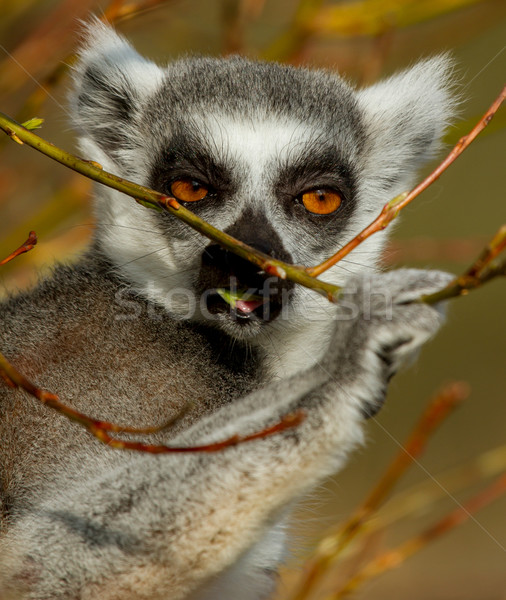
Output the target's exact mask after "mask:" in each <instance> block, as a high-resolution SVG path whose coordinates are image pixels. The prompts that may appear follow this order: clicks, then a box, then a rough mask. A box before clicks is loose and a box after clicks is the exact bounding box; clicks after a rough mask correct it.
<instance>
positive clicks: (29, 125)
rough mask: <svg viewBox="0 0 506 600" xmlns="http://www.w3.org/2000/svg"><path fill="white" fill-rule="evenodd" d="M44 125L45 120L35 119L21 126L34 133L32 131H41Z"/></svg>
mask: <svg viewBox="0 0 506 600" xmlns="http://www.w3.org/2000/svg"><path fill="white" fill-rule="evenodd" d="M42 123H44V119H40V118H39V117H33V118H32V119H28V121H25V122H24V123H21V125H22V126H23V127H24V128H25V129H28V130H29V131H32V129H40V128H41V127H42Z"/></svg>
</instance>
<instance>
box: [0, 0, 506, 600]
mask: <svg viewBox="0 0 506 600" xmlns="http://www.w3.org/2000/svg"><path fill="white" fill-rule="evenodd" d="M0 9H1V13H0V14H1V17H2V18H1V19H0V100H1V102H0V109H1V110H2V111H4V112H6V113H8V114H9V115H11V116H14V117H15V118H16V119H17V120H19V121H24V120H26V119H28V118H30V117H34V116H37V117H43V118H44V119H45V123H44V125H43V128H42V130H41V132H40V133H41V135H42V136H43V137H45V138H46V139H48V140H50V141H52V142H54V143H55V144H57V145H60V146H62V147H63V148H65V149H68V150H72V149H73V148H74V147H75V146H74V138H73V134H72V131H71V130H72V123H71V122H70V118H69V117H68V115H67V113H66V89H67V88H68V83H69V82H68V65H70V64H71V63H72V60H73V59H72V51H73V49H74V48H75V45H76V43H77V40H78V33H77V31H78V20H79V19H83V18H86V16H87V15H88V14H89V13H90V12H94V13H95V14H98V15H100V16H105V17H106V18H108V19H109V20H110V21H112V22H114V24H115V26H116V27H117V28H118V30H119V31H120V32H122V33H124V34H125V35H126V36H127V37H128V38H129V39H130V40H131V41H132V42H133V43H134V45H135V46H136V47H137V49H138V50H139V51H140V52H141V53H143V54H145V55H147V56H148V57H149V58H152V59H153V60H155V61H158V62H160V63H164V62H167V61H169V60H171V59H173V58H175V57H178V56H180V55H181V54H187V53H198V54H210V55H222V54H229V53H241V54H244V55H247V56H249V57H254V58H262V59H267V60H280V61H285V62H290V63H293V64H304V65H310V66H315V67H325V68H329V69H331V70H336V71H339V72H340V73H343V74H345V75H346V77H347V78H348V79H349V80H350V81H352V82H354V83H356V84H357V85H368V84H370V83H373V82H374V81H376V80H377V79H379V78H381V77H383V76H386V75H389V74H390V73H392V72H393V71H395V70H396V69H399V68H403V67H406V66H408V65H410V64H412V63H413V62H414V61H416V60H417V59H418V58H420V57H423V56H428V55H431V54H434V53H438V52H441V51H447V50H449V51H451V52H452V54H453V55H454V57H455V59H456V63H457V68H456V81H457V82H458V89H459V90H460V94H461V97H462V104H461V109H460V115H459V121H458V122H457V123H455V125H454V126H453V127H452V128H451V129H450V131H449V132H448V135H447V138H446V142H447V145H448V146H450V145H452V144H454V143H455V142H456V141H457V140H458V138H459V137H460V136H461V135H463V134H465V133H466V132H467V131H468V130H469V129H470V128H471V127H472V125H473V124H474V122H476V121H477V120H478V118H479V117H480V116H481V114H482V113H483V112H485V110H486V109H487V108H488V106H489V105H490V104H491V102H492V100H493V99H494V98H495V97H496V96H497V94H498V93H499V91H500V89H501V87H502V85H504V79H505V77H504V76H505V74H506V46H505V44H506V2H504V0H377V1H375V0H362V1H351V0H347V1H341V2H339V1H333V2H332V1H330V0H327V1H324V0H314V1H307V0H306V1H304V0H301V1H296V0H165V1H156V0H144V1H142V0H139V1H138V2H134V1H133V2H128V1H121V0H119V1H118V0H116V1H111V2H109V3H108V2H107V0H102V1H101V2H97V1H95V0H81V1H80V2H75V1H69V0H66V1H61V0H53V1H50V0H45V1H33V0H15V1H14V0H2V1H1V2H0ZM505 113H506V110H505V109H504V108H503V109H502V111H500V112H499V113H498V114H497V115H496V117H495V119H494V121H493V122H492V124H491V126H490V127H489V128H488V129H487V130H486V131H485V132H484V134H482V135H481V136H480V137H479V138H478V140H477V141H476V142H475V143H473V144H472V146H471V147H470V148H469V149H468V150H467V151H466V152H465V153H464V154H463V155H462V156H461V157H460V158H459V159H458V160H457V162H456V163H455V164H454V165H453V166H452V167H451V168H450V169H449V170H448V171H447V172H446V173H445V174H444V175H443V176H442V177H441V179H440V180H439V181H438V182H436V183H435V184H434V185H433V186H431V187H430V188H429V190H427V191H426V192H424V193H423V195H422V196H420V197H419V198H418V199H416V200H415V201H414V203H413V204H412V205H411V206H410V207H408V208H407V209H406V210H405V211H404V212H403V215H402V219H401V223H400V224H399V225H397V227H396V229H395V231H394V232H393V236H392V243H391V245H390V246H389V248H388V251H387V252H386V254H385V257H384V260H385V265H386V266H388V267H389V268H390V267H398V266H404V265H410V266H415V267H430V268H439V269H445V270H449V271H452V272H454V273H460V272H462V271H463V270H464V269H465V267H466V266H467V265H469V264H470V263H471V262H472V261H473V260H474V258H475V257H476V255H477V254H478V253H479V251H480V249H481V248H482V247H483V246H484V244H485V243H486V241H487V240H488V239H489V238H491V237H492V235H493V234H494V233H495V231H496V230H497V229H498V228H499V226H500V225H501V224H502V223H504V222H505V221H506V197H505V189H506V186H505V184H506V161H505V157H506V153H505V147H506V115H505ZM85 158H90V159H92V158H93V157H85ZM434 166H435V165H432V167H434ZM429 171H430V166H429V167H428V168H427V170H426V173H428V172H429ZM421 175H423V174H421ZM90 194H91V183H90V182H89V181H88V180H86V179H84V178H83V177H81V176H79V175H77V174H74V173H72V172H71V171H69V170H67V169H65V168H64V167H62V166H60V165H58V164H56V163H53V162H52V161H51V160H50V159H48V158H46V157H44V156H42V155H40V154H38V153H36V152H34V151H33V150H31V149H28V148H26V147H21V146H19V145H17V144H15V143H13V142H12V141H10V140H9V139H8V138H7V137H6V136H4V137H2V136H0V217H1V218H0V258H2V257H4V256H6V255H7V254H9V253H10V252H11V251H12V250H14V249H15V248H16V247H18V246H19V245H20V244H21V243H22V242H23V241H24V240H25V239H26V237H27V234H28V231H29V230H30V229H34V230H35V231H36V232H37V234H38V236H39V245H38V246H37V248H36V249H35V250H34V251H33V252H31V253H29V254H25V255H23V256H22V257H20V258H18V259H17V260H15V261H13V262H12V263H10V264H8V265H7V266H6V267H4V268H3V271H2V280H1V284H0V294H1V295H4V294H6V293H8V292H13V291H15V290H16V289H20V288H24V287H27V286H30V285H32V284H33V283H34V282H35V281H36V279H37V277H39V276H40V273H44V271H46V270H47V269H48V268H49V267H50V266H51V264H52V263H53V262H54V261H56V260H64V261H67V260H72V259H73V258H74V257H75V256H77V255H78V254H79V253H80V252H81V251H82V250H83V248H85V246H86V244H87V242H88V240H89V238H90V235H91V234H92V231H93V216H92V211H91V206H90ZM449 312H450V314H449V322H448V325H447V326H446V328H445V329H444V330H443V331H442V333H441V334H440V335H439V336H438V337H437V339H436V340H434V341H433V342H432V343H431V344H430V345H429V347H427V348H426V349H425V350H424V352H423V354H422V356H421V358H420V360H419V361H418V362H417V363H416V365H415V366H413V367H412V368H410V369H409V370H407V371H405V372H404V373H402V374H400V375H399V376H397V377H396V378H395V379H394V381H393V383H392V386H391V390H390V394H389V398H388V401H387V403H386V406H385V408H384V409H383V410H382V412H381V413H380V414H379V415H378V417H377V418H376V419H372V420H371V421H370V422H369V423H368V425H367V438H368V442H367V446H366V447H365V448H363V449H361V450H360V451H359V452H357V453H356V454H355V455H354V457H352V459H351V461H350V463H349V465H348V466H347V468H346V470H345V471H344V472H342V473H340V474H339V475H338V476H336V477H334V478H332V479H329V480H328V481H326V482H325V484H324V485H322V486H321V488H320V489H319V490H318V491H317V492H316V493H315V494H313V496H312V497H311V498H309V499H308V500H307V501H305V502H303V503H302V504H300V505H299V507H298V508H297V511H296V518H295V519H294V521H293V524H292V533H293V540H294V543H293V555H292V558H291V559H290V560H289V561H288V564H287V568H286V569H285V570H284V572H283V574H282V578H281V581H280V586H279V591H278V594H277V596H276V599H277V600H282V599H287V598H289V597H290V594H291V593H292V592H291V590H293V589H294V586H295V587H296V586H297V577H298V573H299V571H300V569H301V568H302V567H303V564H304V560H305V559H306V558H307V557H308V556H309V555H310V554H311V551H312V549H313V548H314V547H315V545H316V544H317V542H318V541H319V540H321V539H322V537H323V536H324V535H325V533H326V532H328V531H329V530H330V529H332V527H333V526H335V525H336V524H337V523H339V521H342V520H343V519H345V518H346V516H347V515H349V514H350V512H351V511H352V510H353V508H354V507H356V506H357V505H358V504H359V503H360V501H361V500H362V499H363V498H364V496H365V495H366V493H367V491H368V490H369V489H370V487H371V485H372V484H373V483H374V482H375V481H376V480H377V479H378V477H379V475H380V474H381V472H382V470H383V469H384V468H385V466H386V465H387V464H388V462H389V460H390V459H391V457H392V456H393V455H394V454H395V452H396V451H397V450H398V447H399V446H398V444H399V442H400V441H402V440H403V439H405V437H406V436H407V434H408V432H409V430H410V427H411V426H412V425H413V423H414V422H415V421H416V419H417V416H418V415H419V414H420V413H421V411H422V410H423V407H424V406H425V405H426V403H427V400H428V398H429V397H430V396H431V395H433V394H434V392H435V391H436V390H437V389H439V388H440V387H441V385H442V384H444V383H447V382H449V381H452V380H461V381H462V380H463V381H467V382H468V383H469V385H470V386H471V390H472V392H471V395H470V397H469V399H468V400H466V402H465V403H464V404H463V406H461V407H460V408H459V409H458V410H457V411H456V412H455V414H453V415H452V416H451V417H450V418H449V419H448V421H447V422H446V423H444V424H443V426H442V427H441V428H440V429H439V430H438V432H437V433H436V434H435V435H434V436H433V437H432V439H431V440H430V443H429V445H428V449H427V451H426V452H425V454H424V455H423V456H422V457H421V458H420V459H419V461H418V463H417V464H415V465H414V466H413V467H412V468H411V470H410V471H409V473H408V474H407V475H406V476H405V477H404V478H403V479H402V481H401V482H400V483H399V485H398V486H397V492H400V493H401V495H400V496H398V497H397V498H394V500H393V501H392V502H391V503H390V504H387V505H386V506H385V507H384V508H383V509H382V510H381V511H380V512H379V514H378V515H377V518H376V520H375V522H374V523H375V527H374V528H373V529H372V530H371V532H370V533H369V534H368V535H367V536H365V538H364V540H363V541H362V542H361V543H360V544H357V545H355V546H354V547H352V548H351V550H350V552H349V553H348V555H347V556H345V557H344V558H343V560H342V561H341V562H339V563H338V564H336V565H335V567H333V568H332V570H331V571H330V573H329V575H328V577H327V578H326V579H325V580H324V581H323V583H322V586H321V589H320V591H319V592H318V591H316V592H314V593H312V594H311V595H310V596H308V599H309V598H310V599H311V600H317V599H318V598H327V596H328V594H329V593H330V592H332V591H336V590H337V589H338V588H339V586H340V585H342V584H343V582H345V581H346V580H347V578H349V577H350V574H352V573H353V572H354V571H355V570H356V569H357V568H358V567H359V566H360V565H362V564H365V563H366V562H367V561H368V560H369V559H371V558H372V557H374V556H375V555H377V554H380V553H381V552H382V551H384V549H386V548H390V547H393V546H395V545H397V544H399V543H401V542H402V541H404V540H407V539H410V538H411V537H412V536H414V535H416V534H417V533H418V532H420V531H423V530H424V528H426V527H428V526H429V525H430V524H432V523H434V522H436V521H437V520H438V519H440V518H441V517H442V516H444V515H445V514H446V513H448V512H449V511H450V510H453V509H454V508H456V507H457V506H458V503H461V502H464V501H465V500H466V498H469V497H470V496H471V495H472V494H474V493H476V492H477V491H479V490H480V489H482V488H483V486H484V485H486V484H487V483H488V482H489V480H490V478H492V477H493V476H494V475H498V474H499V473H501V472H502V473H504V472H505V471H506V393H505V387H506V386H505V382H506V377H505V372H506V349H505V346H506V285H505V282H504V281H495V282H492V283H491V284H489V285H487V286H485V287H484V288H483V289H479V290H477V291H474V292H472V293H471V294H470V295H469V296H466V297H461V298H459V299H457V300H454V301H453V302H452V303H451V307H450V311H449ZM54 391H57V390H54ZM457 474H460V475H459V477H456V475H457ZM443 488H444V490H446V491H443ZM432 495H437V496H438V497H437V498H436V499H431V498H432ZM414 500H416V502H415V504H416V506H415V505H414V504H413V501H414ZM354 597H356V598H368V599H374V600H387V599H388V600H391V599H392V598H395V599H403V598H408V597H409V598H410V600H422V599H423V600H425V599H427V598H430V599H431V600H439V599H441V600H443V599H444V600H453V599H455V600H457V599H458V600H506V500H505V499H504V497H503V498H500V499H498V500H497V501H495V502H494V503H492V504H490V505H489V506H487V507H486V508H484V509H483V510H481V511H479V512H477V513H476V514H475V515H473V517H472V519H470V520H468V522H467V523H465V524H464V525H462V526H460V527H458V528H457V529H455V530H453V531H452V532H451V533H449V534H448V535H446V536H444V537H441V538H440V539H438V540H436V541H434V542H432V543H430V544H429V545H427V546H426V547H424V548H423V549H421V550H420V552H418V553H417V554H416V555H414V556H413V557H411V558H409V559H408V560H407V561H406V562H404V563H403V564H402V565H401V566H400V567H399V568H397V569H395V570H392V571H389V572H386V573H384V574H382V575H381V576H380V577H378V578H376V579H374V580H373V581H370V582H368V583H367V584H365V585H364V586H362V587H360V588H358V590H357V592H356V594H355V596H354ZM238 600H240V599H238Z"/></svg>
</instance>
